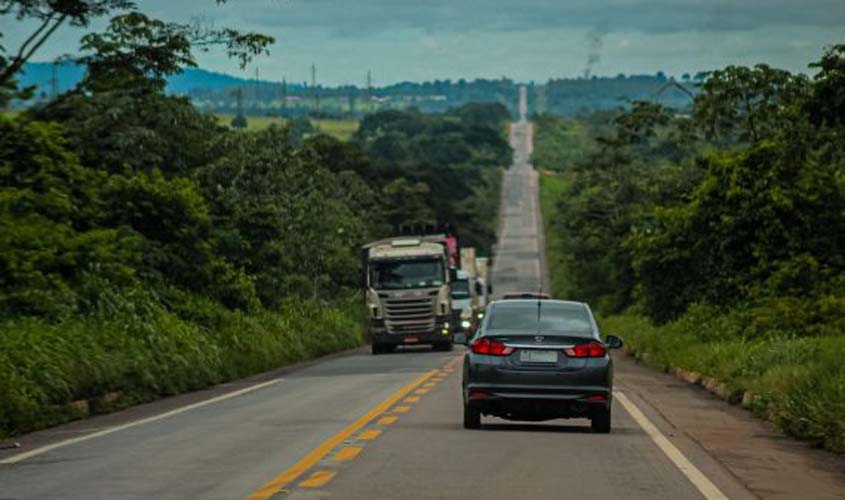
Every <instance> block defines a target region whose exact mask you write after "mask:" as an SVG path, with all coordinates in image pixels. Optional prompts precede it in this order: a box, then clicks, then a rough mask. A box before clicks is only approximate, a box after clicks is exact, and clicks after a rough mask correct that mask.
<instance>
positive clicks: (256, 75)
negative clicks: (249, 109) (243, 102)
mask: <svg viewBox="0 0 845 500" xmlns="http://www.w3.org/2000/svg"><path fill="white" fill-rule="evenodd" d="M258 82H259V80H258V66H256V67H255V106H256V107H258V99H259V98H260V95H259V94H260V92H259V90H260V89H259V86H260V85H261V84H260V83H258Z"/></svg>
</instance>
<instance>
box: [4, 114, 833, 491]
mask: <svg viewBox="0 0 845 500" xmlns="http://www.w3.org/2000/svg"><path fill="white" fill-rule="evenodd" d="M530 139H531V128H530V125H529V124H528V123H526V122H524V121H520V122H517V123H516V124H514V126H513V130H512V134H511V141H512V144H513V146H514V149H515V151H516V154H515V161H514V165H513V166H512V167H511V168H510V170H509V171H508V173H507V175H506V177H505V186H504V189H503V218H502V225H501V228H500V241H499V244H498V255H497V258H496V261H495V267H494V276H493V279H494V286H495V288H496V292H497V293H503V292H506V291H516V290H525V289H529V290H534V289H536V288H538V287H540V286H545V285H544V283H545V277H544V265H543V258H542V241H541V238H542V234H541V232H539V231H538V227H539V225H540V220H539V218H540V214H539V210H538V208H537V199H536V194H537V190H536V187H537V177H536V173H535V172H534V171H533V169H532V168H531V167H530V164H529V156H530V144H531V140H530ZM460 356H461V352H460V349H458V350H456V352H452V353H442V352H430V351H428V350H427V349H413V350H409V351H405V352H397V353H394V354H390V355H383V356H371V355H369V354H367V353H366V352H365V351H364V350H358V351H355V352H351V353H345V354H344V355H340V356H335V357H331V358H327V359H323V360H320V361H318V362H315V363H312V364H310V365H307V366H300V367H295V368H293V369H286V370H280V371H277V372H274V373H267V374H264V375H262V376H260V377H256V378H253V379H250V380H244V381H240V382H237V383H232V384H226V385H223V386H219V387H215V388H213V389H210V390H207V391H200V392H197V393H192V394H187V395H183V396H179V397H175V398H169V399H166V400H162V401H158V402H155V403H151V404H147V405H142V406H138V407H135V408H131V409H129V410H126V411H123V412H120V413H117V414H113V415H107V416H101V417H96V418H92V419H89V420H85V421H80V422H75V423H72V424H69V425H65V426H61V427H57V428H55V429H50V430H46V431H42V432H38V433H34V434H31V435H29V436H25V437H23V438H22V439H21V444H22V447H21V448H19V449H6V450H0V499H79V500H82V499H86V500H87V499H100V498H103V499H158V498H163V499H192V498H200V499H245V498H249V499H253V500H258V499H269V498H273V499H315V498H333V499H360V500H377V499H418V500H422V499H427V500H428V499H432V500H433V499H491V500H492V499H508V500H513V499H518V500H530V499H579V500H587V499H613V498H624V499H647V500H655V499H672V500H683V499H701V498H706V499H722V498H731V499H737V500H742V499H753V498H772V499H787V498H796V499H799V498H800V499H804V498H813V499H830V500H833V499H837V498H839V499H841V498H845V480H843V477H845V474H843V473H845V465H843V464H845V462H843V460H841V459H840V458H837V457H834V456H832V455H829V454H826V453H823V452H819V451H815V450H809V449H807V448H806V447H805V446H804V445H802V444H800V443H795V442H792V441H790V440H788V439H785V438H783V437H781V436H780V435H779V434H778V433H777V432H776V431H774V430H773V429H772V428H771V427H770V426H768V425H767V424H764V423H762V422H761V421H759V420H756V419H754V418H753V417H751V416H749V415H748V414H747V413H746V412H744V411H743V410H741V409H738V408H735V407H732V406H730V405H728V404H726V403H723V402H721V401H718V400H716V399H714V398H713V397H711V396H710V395H709V394H707V393H706V392H704V391H703V390H701V389H700V388H694V387H689V386H687V385H685V384H683V383H681V382H679V381H677V380H675V379H674V378H672V377H670V376H668V375H665V374H662V373H657V372H654V371H652V370H650V369H647V368H644V367H642V366H640V365H638V364H636V363H634V362H633V361H632V360H630V359H629V358H627V357H625V356H624V355H622V354H618V353H617V354H616V362H617V377H616V382H617V388H616V389H617V394H616V398H615V400H614V410H613V411H614V414H613V433H612V434H609V435H597V434H591V433H590V432H589V424H588V422H587V421H586V420H573V421H566V420H558V421H552V422H547V423H539V424H520V423H512V422H506V421H502V420H496V419H485V420H484V424H485V425H484V428H483V429H481V430H479V431H468V430H464V429H463V428H462V426H461V397H460V361H461V358H460Z"/></svg>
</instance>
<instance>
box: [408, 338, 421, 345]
mask: <svg viewBox="0 0 845 500" xmlns="http://www.w3.org/2000/svg"><path fill="white" fill-rule="evenodd" d="M419 341H420V339H418V338H416V337H405V343H406V344H416V343H418V342H419Z"/></svg>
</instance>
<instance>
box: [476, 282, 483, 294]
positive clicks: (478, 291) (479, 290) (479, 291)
mask: <svg viewBox="0 0 845 500" xmlns="http://www.w3.org/2000/svg"><path fill="white" fill-rule="evenodd" d="M475 294H476V295H484V287H483V286H482V285H481V283H479V282H477V281H476V282H475Z"/></svg>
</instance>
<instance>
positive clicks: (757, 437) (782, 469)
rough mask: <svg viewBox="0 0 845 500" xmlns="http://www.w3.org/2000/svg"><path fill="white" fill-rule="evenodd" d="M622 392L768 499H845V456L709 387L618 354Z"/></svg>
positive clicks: (676, 437) (671, 432)
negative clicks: (795, 436) (789, 432)
mask: <svg viewBox="0 0 845 500" xmlns="http://www.w3.org/2000/svg"><path fill="white" fill-rule="evenodd" d="M614 361H615V363H616V384H617V388H618V389H622V390H624V391H625V392H626V393H627V394H629V395H635V397H636V398H637V400H638V403H640V404H641V406H646V408H644V411H647V412H648V413H652V414H656V415H658V416H659V417H660V418H659V419H655V420H657V421H658V422H659V421H662V425H663V426H664V427H668V428H665V429H663V430H664V432H665V433H667V435H670V436H674V437H673V441H676V440H679V439H681V440H682V439H687V440H690V441H692V442H694V443H695V445H696V446H698V447H700V448H701V449H703V450H704V451H706V453H707V454H708V455H710V456H711V457H712V458H713V459H714V460H715V461H717V462H718V463H719V464H720V466H721V467H723V468H724V469H725V470H726V471H728V472H729V473H730V474H731V475H733V476H734V478H736V479H737V480H738V481H739V482H740V483H742V484H743V485H744V486H745V487H746V488H747V489H748V490H749V491H751V492H752V493H753V494H754V495H756V496H757V497H759V498H762V499H767V500H768V499H778V500H780V499H795V498H813V499H819V500H828V499H829V500H834V499H842V498H843V497H845V457H839V456H837V455H833V454H831V453H829V452H825V451H822V450H817V449H812V448H809V447H808V446H807V445H806V444H804V443H801V442H798V441H795V440H792V439H790V438H788V437H786V436H785V435H783V433H781V432H780V431H778V430H777V429H776V428H775V427H774V426H773V425H771V424H770V423H768V422H765V421H763V420H760V419H758V418H755V417H754V416H753V415H752V414H751V413H749V412H748V411H746V410H744V409H742V408H740V407H737V406H733V405H730V404H728V403H726V402H724V401H722V400H720V399H718V398H716V397H715V396H713V395H712V394H710V393H709V392H707V391H705V390H704V389H703V388H701V387H698V386H693V385H690V384H687V383H685V382H683V381H680V380H678V379H676V378H675V377H672V376H671V375H668V374H665V373H661V372H659V371H656V370H654V369H652V368H649V367H646V366H644V365H642V364H640V363H638V362H637V361H636V360H635V359H634V358H633V357H631V356H629V355H626V354H624V353H619V354H618V355H615V356H614Z"/></svg>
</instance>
